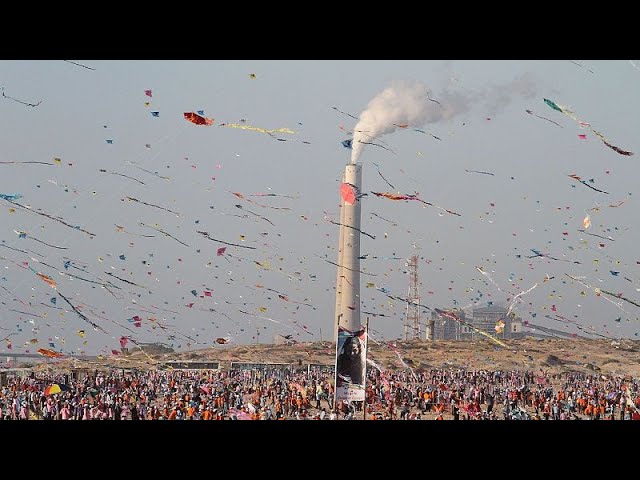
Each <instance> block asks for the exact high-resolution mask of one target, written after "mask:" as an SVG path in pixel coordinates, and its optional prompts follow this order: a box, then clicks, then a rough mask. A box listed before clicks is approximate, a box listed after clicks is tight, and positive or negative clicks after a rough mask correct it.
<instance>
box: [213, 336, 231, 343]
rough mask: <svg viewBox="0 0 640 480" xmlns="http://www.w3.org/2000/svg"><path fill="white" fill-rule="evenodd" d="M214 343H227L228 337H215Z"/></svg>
mask: <svg viewBox="0 0 640 480" xmlns="http://www.w3.org/2000/svg"><path fill="white" fill-rule="evenodd" d="M216 343H219V344H220V345H224V344H225V343H229V339H228V338H222V337H220V338H216Z"/></svg>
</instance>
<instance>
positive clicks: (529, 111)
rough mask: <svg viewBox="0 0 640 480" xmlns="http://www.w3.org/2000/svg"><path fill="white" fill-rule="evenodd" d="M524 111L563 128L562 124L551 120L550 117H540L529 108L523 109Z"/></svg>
mask: <svg viewBox="0 0 640 480" xmlns="http://www.w3.org/2000/svg"><path fill="white" fill-rule="evenodd" d="M525 112H527V113H528V114H529V115H533V116H534V117H538V118H541V119H542V120H546V121H547V122H551V123H553V124H554V125H557V126H559V127H560V128H564V127H563V126H562V125H560V124H559V123H557V122H554V121H553V120H550V119H548V118H547V117H541V116H540V115H536V114H535V113H533V112H532V111H531V110H525Z"/></svg>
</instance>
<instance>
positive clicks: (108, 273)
mask: <svg viewBox="0 0 640 480" xmlns="http://www.w3.org/2000/svg"><path fill="white" fill-rule="evenodd" d="M104 273H106V274H107V275H109V276H111V277H114V278H117V279H118V280H120V281H121V282H125V283H128V284H129V285H134V286H136V287H140V288H146V287H144V286H142V285H138V284H137V283H133V282H130V281H129V280H126V279H124V278H120V277H119V276H117V275H115V274H113V273H110V272H104Z"/></svg>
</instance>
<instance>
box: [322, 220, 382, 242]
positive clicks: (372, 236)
mask: <svg viewBox="0 0 640 480" xmlns="http://www.w3.org/2000/svg"><path fill="white" fill-rule="evenodd" d="M329 223H333V224H334V225H339V226H342V227H347V228H351V229H353V230H355V231H357V232H360V233H361V234H363V235H366V236H367V237H369V238H371V239H373V240H375V239H376V237H375V236H374V235H371V234H369V233H367V232H365V231H362V230H360V229H359V228H356V227H352V226H351V225H345V224H344V223H339V222H334V221H333V220H329Z"/></svg>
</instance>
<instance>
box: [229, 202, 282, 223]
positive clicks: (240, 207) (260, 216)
mask: <svg viewBox="0 0 640 480" xmlns="http://www.w3.org/2000/svg"><path fill="white" fill-rule="evenodd" d="M236 208H239V209H241V210H246V209H244V208H243V206H242V205H238V204H236ZM246 211H247V212H249V213H250V214H251V215H255V216H256V217H258V218H261V219H262V220H264V221H266V222H269V223H270V224H271V225H273V226H274V227H275V224H274V223H273V222H272V221H271V220H269V219H268V218H267V217H263V216H262V215H258V214H257V213H255V212H252V211H251V210H246Z"/></svg>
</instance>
